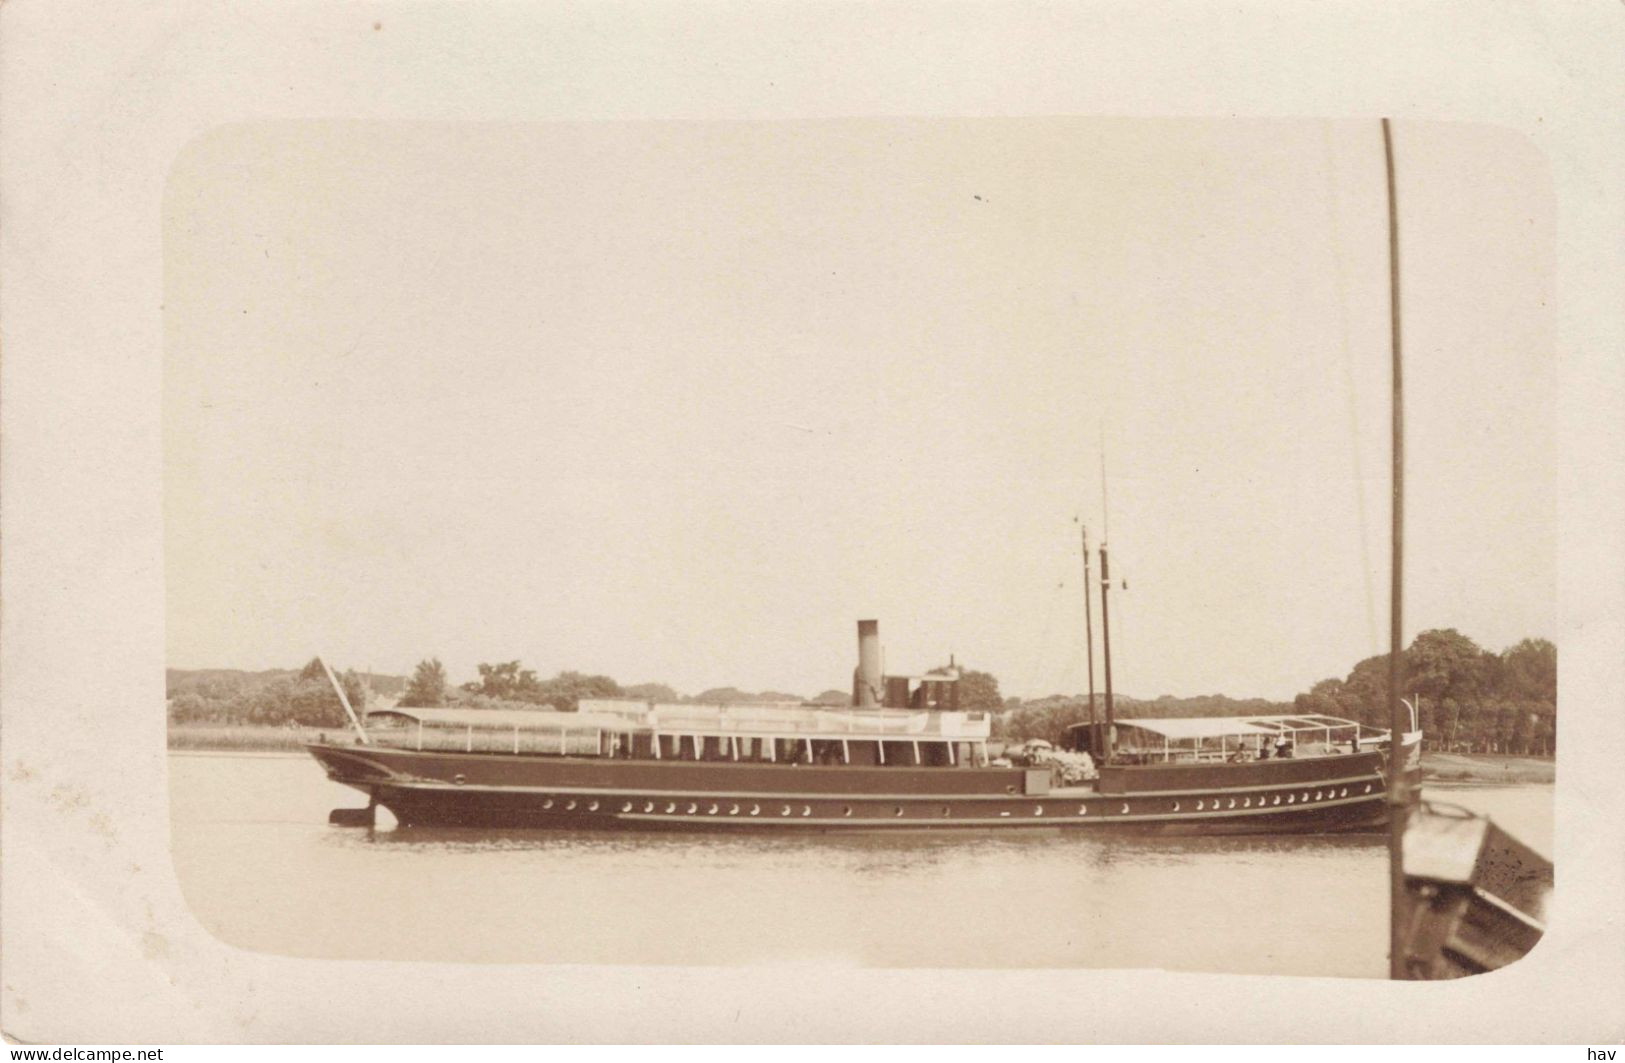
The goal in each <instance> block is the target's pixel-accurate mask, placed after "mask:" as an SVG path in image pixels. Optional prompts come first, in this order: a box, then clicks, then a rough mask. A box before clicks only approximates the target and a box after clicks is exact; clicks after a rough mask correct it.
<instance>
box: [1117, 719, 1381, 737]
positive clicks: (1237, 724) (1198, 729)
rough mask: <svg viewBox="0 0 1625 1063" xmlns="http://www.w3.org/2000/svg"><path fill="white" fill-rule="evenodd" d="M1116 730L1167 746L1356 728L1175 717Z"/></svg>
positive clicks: (1340, 723) (1326, 722) (1324, 722)
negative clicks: (1199, 740)
mask: <svg viewBox="0 0 1625 1063" xmlns="http://www.w3.org/2000/svg"><path fill="white" fill-rule="evenodd" d="M1117 726H1118V727H1119V728H1126V727H1138V728H1139V729H1140V730H1142V731H1149V732H1150V733H1152V734H1154V735H1158V736H1159V737H1162V738H1166V739H1168V740H1169V741H1171V742H1179V741H1189V740H1191V739H1193V738H1224V737H1241V736H1245V735H1279V734H1290V733H1292V732H1294V731H1324V730H1327V729H1331V730H1338V729H1341V728H1345V727H1358V726H1359V724H1357V723H1355V722H1354V721H1353V720H1344V719H1339V718H1338V717H1336V716H1179V717H1172V718H1167V719H1152V718H1141V717H1136V718H1133V719H1126V720H1118V721H1117Z"/></svg>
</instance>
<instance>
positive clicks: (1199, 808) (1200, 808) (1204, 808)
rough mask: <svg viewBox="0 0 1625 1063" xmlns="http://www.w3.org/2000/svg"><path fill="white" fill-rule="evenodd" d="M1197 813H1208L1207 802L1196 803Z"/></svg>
mask: <svg viewBox="0 0 1625 1063" xmlns="http://www.w3.org/2000/svg"><path fill="white" fill-rule="evenodd" d="M1196 811H1198V812H1205V811H1207V802H1206V801H1198V802H1196Z"/></svg>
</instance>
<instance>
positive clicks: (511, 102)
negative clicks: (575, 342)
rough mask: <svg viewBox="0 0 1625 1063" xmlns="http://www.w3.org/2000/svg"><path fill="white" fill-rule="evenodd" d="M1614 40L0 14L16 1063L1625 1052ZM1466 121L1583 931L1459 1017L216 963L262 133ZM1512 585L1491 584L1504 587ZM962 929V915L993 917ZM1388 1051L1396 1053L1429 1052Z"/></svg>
mask: <svg viewBox="0 0 1625 1063" xmlns="http://www.w3.org/2000/svg"><path fill="white" fill-rule="evenodd" d="M1621 19H1622V13H1621V9H1620V8H1619V7H1618V6H1617V5H1602V4H1594V5H1589V6H1568V7H1554V6H1551V5H1543V4H1533V3H1529V4H1520V5H1499V6H1493V7H1492V6H1488V5H1467V4H1446V5H1423V4H1391V5H1385V6H1384V7H1383V8H1381V9H1380V10H1370V11H1355V10H1353V9H1348V10H1345V11H1342V12H1336V11H1333V10H1331V9H1322V8H1317V7H1310V6H1307V5H1304V6H1298V5H1285V4H1262V3H1260V4H1251V5H1242V6H1239V7H1227V8H1223V9H1220V8H1214V7H1208V6H1203V5H1196V4H1151V5H1140V6H1136V7H1132V8H1130V7H1121V6H1116V5H1107V4H1077V5H1063V6H1044V7H1040V6H1002V5H991V4H989V5H933V4H877V5H870V6H864V7H855V6H840V5H833V4H804V3H792V4H785V5H778V6H746V5H729V4H712V5H703V6H695V7H690V8H680V7H676V6H658V5H607V4H606V5H596V4H586V5H580V6H575V7H570V8H556V9H546V10H544V9H541V8H535V9H525V8H521V7H516V6H511V5H498V4H484V3H467V4H455V5H454V4H438V5H436V4H410V5H409V4H398V5H391V4H346V3H337V4H331V3H330V4H321V5H315V4H311V5H286V6H282V7H271V6H267V5H258V6H254V5H240V6H231V5H223V4H196V5H190V6H188V7H186V8H184V9H176V10H173V11H170V12H158V11H148V12H145V13H137V12H130V11H117V10H106V9H104V8H101V7H98V6H94V5H88V4H84V5H72V4H69V5H63V4H47V3H42V2H36V0H11V3H8V4H7V5H5V7H4V8H3V9H0V30H3V49H4V50H3V52H0V76H3V79H4V80H3V82H0V89H3V93H0V100H3V102H0V106H3V107H4V114H3V116H0V117H3V121H0V160H3V162H0V165H3V173H0V180H3V184H0V202H3V206H4V212H5V213H4V226H3V232H0V338H3V341H4V348H3V363H0V370H3V377H0V383H3V391H0V414H3V417H4V422H3V428H0V433H3V435H0V443H3V451H0V461H3V465H0V475H3V481H0V489H3V497H0V518H3V521H4V523H3V542H4V546H5V554H4V565H5V568H4V585H3V591H4V597H3V601H0V621H3V626H0V635H3V640H4V642H3V648H0V649H3V659H0V679H3V683H4V687H3V694H4V698H3V706H0V712H3V715H0V742H3V757H4V783H3V785H4V793H3V800H4V805H3V821H0V827H3V830H4V842H5V844H4V850H3V855H0V859H3V865H0V868H3V875H4V877H3V879H0V905H3V907H0V919H3V922H0V933H3V940H0V944H3V946H4V951H3V953H0V964H3V968H0V976H3V983H4V985H3V995H0V1025H3V1027H4V1029H5V1032H6V1033H7V1034H9V1035H11V1036H13V1037H16V1038H20V1039H23V1040H27V1041H52V1040H55V1041H79V1042H93V1041H114V1042H120V1041H122V1042H165V1041H169V1042H176V1041H178V1042H187V1041H278V1040H292V1041H373V1040H387V1041H456V1040H473V1041H487V1040H501V1041H514V1040H519V1041H524V1040H561V1039H568V1040H584V1039H591V1040H744V1039H766V1040H800V1039H814V1040H843V1041H844V1040H853V1041H888V1040H927V1041H936V1040H967V1041H986V1040H1005V1039H1011V1038H1030V1039H1033V1040H1041V1041H1058V1040H1079V1041H1099V1040H1128V1041H1137V1040H1155V1041H1208V1040H1294V1039H1314V1040H1338V1041H1366V1040H1372V1041H1387V1040H1413V1039H1438V1040H1467V1041H1474V1040H1491V1041H1497V1040H1535V1041H1542V1040H1572V1041H1592V1042H1599V1041H1617V1040H1619V1039H1620V1038H1621V1037H1622V1036H1625V1017H1622V1015H1621V1012H1620V1009H1619V1007H1618V1003H1617V1002H1618V1000H1619V999H1621V997H1625V932H1622V929H1621V925H1620V917H1619V915H1618V913H1619V911H1620V910H1621V900H1622V899H1625V898H1622V896H1621V893H1622V890H1621V877H1622V876H1621V872H1622V870H1625V856H1622V854H1625V845H1622V844H1621V842H1622V840H1625V839H1622V837H1621V835H1622V833H1625V832H1622V830H1621V827H1620V825H1619V824H1620V815H1621V813H1622V812H1625V807H1622V800H1621V798H1622V787H1621V783H1620V777H1621V770H1620V754H1621V751H1622V750H1625V723H1622V720H1625V716H1622V714H1621V713H1620V712H1619V709H1620V708H1621V705H1620V693H1619V691H1620V690H1621V689H1622V681H1625V676H1622V674H1621V673H1622V671H1625V669H1622V667H1621V663H1622V658H1625V655H1622V654H1621V649H1622V646H1621V629H1620V615H1621V614H1620V608H1621V595H1622V590H1625V575H1622V573H1621V550H1620V538H1619V535H1620V531H1621V520H1620V517H1621V513H1620V506H1621V500H1622V497H1625V495H1622V492H1621V486H1622V485H1621V473H1620V466H1619V457H1618V456H1619V454H1620V453H1621V448H1620V443H1621V440H1620V432H1619V415H1620V413H1621V404H1620V399H1621V380H1620V374H1621V370H1620V366H1619V359H1618V352H1619V351H1620V349H1621V339H1622V335H1621V331H1622V330H1621V308H1620V300H1619V280H1620V277H1621V271H1620V265H1621V248H1620V242H1619V233H1620V232H1621V231H1625V226H1622V220H1625V219H1622V214H1621V196H1620V192H1619V189H1620V188H1621V187H1622V186H1625V180H1622V177H1625V174H1622V172H1621V167H1620V149H1619V145H1620V143H1621V136H1620V134H1621V132H1622V130H1621V128H1620V127H1621V124H1622V123H1621V118H1620V115H1619V113H1618V107H1617V104H1616V98H1617V86H1618V85H1619V83H1620V82H1619V74H1620V59H1619V56H1620V55H1621V54H1622V49H1621V47H1620V45H1621V43H1622V41H1621V36H1622V34H1621ZM1046 114H1084V115H1136V116H1153V115H1209V116H1226V115H1247V116H1279V117H1301V116H1306V115H1307V116H1327V117H1353V116H1375V115H1379V114H1390V115H1394V116H1395V117H1397V118H1400V119H1407V118H1408V119H1418V118H1427V119H1437V120H1453V121H1479V122H1487V123H1493V124H1497V125H1500V126H1504V127H1508V128H1511V129H1514V130H1517V131H1519V132H1521V133H1523V134H1524V135H1525V136H1527V137H1528V138H1529V139H1530V140H1531V141H1532V142H1533V143H1534V144H1535V145H1536V146H1538V147H1539V149H1540V150H1541V151H1542V152H1544V153H1545V155H1546V157H1547V159H1548V161H1549V163H1550V165H1551V168H1552V172H1553V177H1554V182H1555V186H1556V191H1557V199H1558V227H1559V250H1558V276H1557V285H1556V286H1557V291H1558V300H1559V307H1558V312H1557V325H1558V349H1559V351H1560V358H1561V364H1560V367H1559V372H1560V394H1559V403H1558V420H1559V427H1558V433H1559V435H1558V438H1559V446H1560V454H1561V462H1562V467H1561V470H1560V473H1559V484H1560V492H1561V498H1562V513H1561V520H1562V525H1561V533H1560V540H1559V549H1560V568H1559V597H1560V614H1559V615H1560V623H1559V628H1558V631H1557V632H1556V640H1557V641H1558V643H1559V645H1560V646H1561V647H1562V653H1563V664H1562V675H1563V680H1562V693H1561V696H1562V698H1563V701H1564V705H1565V710H1566V712H1565V716H1564V725H1563V732H1562V735H1561V740H1560V750H1561V752H1560V756H1559V761H1560V764H1561V778H1560V782H1559V787H1558V792H1557V804H1558V813H1557V815H1558V820H1559V823H1558V831H1557V838H1556V854H1555V855H1556V861H1557V864H1558V868H1559V871H1558V875H1559V886H1558V891H1557V896H1556V903H1557V914H1556V917H1555V919H1554V924H1553V929H1552V931H1551V933H1550V934H1549V935H1548V937H1547V940H1546V941H1545V942H1544V943H1543V944H1542V945H1541V947H1540V948H1539V950H1538V951H1537V952H1535V953H1534V954H1533V955H1532V956H1531V957H1530V958H1529V959H1527V960H1526V961H1524V962H1522V963H1520V964H1518V965H1517V966H1516V967H1514V968H1512V969H1509V970H1507V971H1504V972H1501V973H1499V974H1497V975H1494V976H1487V977H1481V978H1476V979H1471V980H1467V981H1464V982H1460V983H1454V984H1450V985H1431V986H1420V985H1400V986H1388V985H1385V984H1380V983H1364V982H1356V981H1349V980H1338V981H1323V980H1314V979H1287V978H1240V977H1221V976H1213V975H1188V974H1181V975H1173V974H1165V973H1159V972H1147V971H1064V972H1063V971H1057V972H976V971H954V972H936V971H882V970H840V971H835V970H825V969H820V968H796V969H793V970H784V971H783V972H782V977H780V976H777V975H776V973H774V972H769V974H768V976H766V977H764V976H763V972H760V971H750V970H730V969H691V970H676V969H670V968H572V967H543V966H469V967H452V968H447V967H442V966H435V965H428V964H410V963H388V964H385V963H377V964H365V963H323V962H315V961H300V960H292V959H285V958H279V957H272V956H266V955H260V954H254V953H247V952H242V951H238V950H234V949H231V948H228V947H226V946H224V945H222V944H220V943H219V942H217V941H216V940H215V939H213V938H212V937H210V936H209V935H208V934H207V933H205V932H204V931H203V930H202V929H201V928H200V927H199V926H198V925H197V924H196V923H195V921H194V920H193V918H192V916H191V914H190V912H189V910H188V909H187V907H186V904H185V902H184V901H183V899H182V898H181V896H180V893H179V891H178V889H177V886H176V883H175V880H174V874H173V870H172V868H171V866H170V861H169V856H168V829H169V828H168V816H167V800H168V799H167V791H166V778H167V776H166V767H165V753H164V720H163V716H162V713H161V712H158V711H156V710H150V709H148V708H147V707H148V706H157V705H159V704H161V703H162V700H163V695H162V687H161V683H162V676H163V665H164V631H163V602H164V574H163V566H162V528H163V512H162V502H161V498H162V495H161V473H162V469H161V463H162V449H161V444H160V438H161V421H160V417H161V411H160V408H159V396H160V392H161V380H162V372H163V365H162V335H161V325H162V319H161V307H160V303H161V292H162V273H161V267H162V259H161V248H160V235H161V228H160V211H161V202H162V195H163V191H164V186H165V180H166V177H167V175H168V172H169V168H170V166H171V164H172V163H173V161H174V160H175V159H176V157H177V155H178V154H179V153H180V152H181V150H182V149H183V147H184V146H185V145H187V144H188V143H189V142H192V141H194V140H195V139H196V138H197V137H199V136H201V135H203V134H205V133H206V132H207V131H209V130H211V129H215V128H218V127H220V126H221V125H225V124H230V123H236V122H243V121H249V120H258V119H272V118H343V119H392V120H403V119H408V120H438V121H540V120H557V119H577V120H581V119H587V120H600V119H609V120H614V119H628V118H702V117H703V118H751V119H775V118H806V117H852V116H885V115H921V116H947V115H977V116H1000V115H1046ZM1488 578H1493V575H1492V574H1491V575H1490V576H1489V577H1488ZM973 915H974V909H972V910H971V911H968V912H967V917H971V916H973ZM1397 1016H1403V1017H1404V1018H1403V1019H1400V1018H1398V1017H1397Z"/></svg>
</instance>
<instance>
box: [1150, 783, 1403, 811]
mask: <svg viewBox="0 0 1625 1063" xmlns="http://www.w3.org/2000/svg"><path fill="white" fill-rule="evenodd" d="M1365 792H1366V793H1370V792H1371V784H1370V783H1366V785H1365ZM1348 795H1349V788H1348V787H1347V786H1345V787H1343V788H1342V789H1337V788H1328V789H1323V790H1316V791H1315V792H1314V794H1313V795H1311V794H1310V793H1309V791H1308V790H1304V791H1302V792H1301V793H1296V794H1286V795H1285V802H1284V803H1285V804H1289V805H1295V804H1300V803H1302V804H1308V803H1309V802H1310V801H1328V800H1336V799H1337V798H1341V797H1347V796H1348ZM1282 796H1283V795H1281V794H1276V795H1274V797H1273V798H1270V797H1266V796H1263V795H1260V796H1259V797H1258V798H1257V800H1256V801H1255V800H1254V799H1253V798H1251V797H1243V798H1241V799H1240V804H1239V805H1238V804H1237V799H1236V798H1234V797H1232V798H1230V799H1229V800H1228V801H1226V800H1225V799H1224V798H1222V797H1215V798H1213V799H1212V800H1211V801H1198V802H1196V811H1198V812H1210V811H1211V812H1219V811H1229V810H1231V809H1233V808H1243V809H1247V808H1252V807H1254V805H1256V806H1257V807H1259V808H1264V807H1266V806H1269V807H1274V806H1276V805H1279V804H1282V803H1283V802H1282ZM1179 809H1180V804H1179V802H1178V801H1175V802H1174V808H1173V810H1174V811H1175V812H1178V811H1179Z"/></svg>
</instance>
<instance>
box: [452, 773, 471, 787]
mask: <svg viewBox="0 0 1625 1063" xmlns="http://www.w3.org/2000/svg"><path fill="white" fill-rule="evenodd" d="M451 781H452V782H454V783H456V784H457V785H458V786H461V785H463V783H465V782H467V781H468V778H467V776H463V775H453V776H452V777H451Z"/></svg>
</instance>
